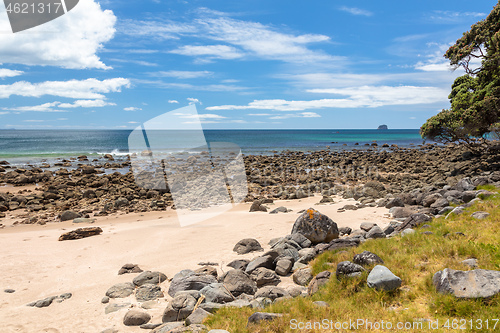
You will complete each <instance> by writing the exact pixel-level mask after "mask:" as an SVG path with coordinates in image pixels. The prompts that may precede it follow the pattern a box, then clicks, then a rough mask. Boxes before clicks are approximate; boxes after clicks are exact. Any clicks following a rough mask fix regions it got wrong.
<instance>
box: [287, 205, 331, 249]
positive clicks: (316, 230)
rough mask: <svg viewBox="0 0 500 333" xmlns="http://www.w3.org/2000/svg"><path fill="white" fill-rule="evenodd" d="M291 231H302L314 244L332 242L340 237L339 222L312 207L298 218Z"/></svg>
mask: <svg viewBox="0 0 500 333" xmlns="http://www.w3.org/2000/svg"><path fill="white" fill-rule="evenodd" d="M291 233H292V234H294V233H300V234H302V235H304V236H305V237H306V238H307V239H309V240H310V241H311V242H312V243H313V244H318V243H326V242H330V241H332V240H333V239H336V238H338V237H339V230H338V228H337V224H336V223H335V222H333V221H332V220H331V219H330V218H329V217H328V216H326V215H323V214H321V213H320V212H318V211H316V210H314V209H312V208H309V209H308V210H306V211H305V212H304V213H303V214H302V215H300V216H299V217H298V218H297V220H296V221H295V223H294V225H293V228H292V232H291Z"/></svg>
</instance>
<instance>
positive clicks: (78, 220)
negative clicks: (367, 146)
mask: <svg viewBox="0 0 500 333" xmlns="http://www.w3.org/2000/svg"><path fill="white" fill-rule="evenodd" d="M95 221H96V219H89V218H85V217H77V218H76V219H74V220H73V223H87V224H92V223H94V222H95Z"/></svg>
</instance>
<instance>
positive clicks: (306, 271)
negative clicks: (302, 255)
mask: <svg viewBox="0 0 500 333" xmlns="http://www.w3.org/2000/svg"><path fill="white" fill-rule="evenodd" d="M312 279H313V276H312V269H311V267H304V268H301V269H298V270H296V271H295V273H293V275H292V280H293V282H295V283H296V284H298V285H299V286H307V285H308V284H309V282H310V281H311V280H312Z"/></svg>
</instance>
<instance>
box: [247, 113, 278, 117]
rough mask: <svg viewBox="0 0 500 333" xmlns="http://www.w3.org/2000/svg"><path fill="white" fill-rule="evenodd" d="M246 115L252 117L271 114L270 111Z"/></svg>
mask: <svg viewBox="0 0 500 333" xmlns="http://www.w3.org/2000/svg"><path fill="white" fill-rule="evenodd" d="M247 116H252V117H266V116H272V114H270V113H249V114H247Z"/></svg>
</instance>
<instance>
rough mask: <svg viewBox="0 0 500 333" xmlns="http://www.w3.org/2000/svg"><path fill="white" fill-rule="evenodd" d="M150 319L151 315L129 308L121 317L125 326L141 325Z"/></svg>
mask: <svg viewBox="0 0 500 333" xmlns="http://www.w3.org/2000/svg"><path fill="white" fill-rule="evenodd" d="M150 320H151V316H150V315H149V314H148V313H146V312H144V311H140V310H135V309H132V310H129V311H127V313H126V314H125V317H123V325H125V326H141V325H143V324H146V323H147V322H148V321H150Z"/></svg>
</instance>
